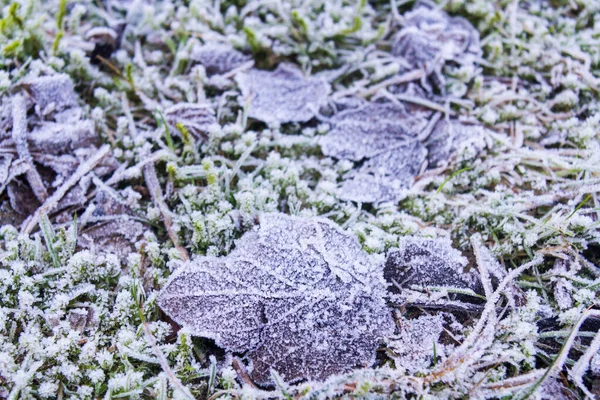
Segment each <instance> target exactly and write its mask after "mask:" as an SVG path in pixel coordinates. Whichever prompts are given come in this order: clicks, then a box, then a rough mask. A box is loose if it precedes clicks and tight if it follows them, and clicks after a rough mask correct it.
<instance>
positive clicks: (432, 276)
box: [384, 237, 481, 293]
mask: <svg viewBox="0 0 600 400" xmlns="http://www.w3.org/2000/svg"><path fill="white" fill-rule="evenodd" d="M466 265H467V259H466V258H465V257H463V256H462V255H461V254H460V252H459V251H458V250H456V249H454V248H452V244H451V243H450V241H449V240H445V239H426V238H419V237H405V238H402V239H401V241H400V243H399V245H398V248H397V249H394V250H391V251H390V252H389V253H388V257H387V261H386V263H385V269H384V276H385V279H386V280H387V281H388V282H389V283H390V284H391V286H390V291H391V292H392V293H399V292H400V291H401V288H404V287H406V288H409V287H410V286H412V285H417V286H430V287H455V288H464V289H471V290H473V291H475V292H481V288H480V286H481V284H480V281H479V277H478V275H477V274H476V273H475V272H471V271H470V272H468V273H467V272H464V268H465V266H466Z"/></svg>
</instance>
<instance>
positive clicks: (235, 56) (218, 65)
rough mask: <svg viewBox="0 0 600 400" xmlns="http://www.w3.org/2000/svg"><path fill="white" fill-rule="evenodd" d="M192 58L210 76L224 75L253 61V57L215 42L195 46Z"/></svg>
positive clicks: (191, 54) (227, 45)
mask: <svg viewBox="0 0 600 400" xmlns="http://www.w3.org/2000/svg"><path fill="white" fill-rule="evenodd" d="M190 58H191V59H192V60H194V61H198V62H200V64H202V65H203V66H204V68H205V69H206V73H207V74H208V75H209V76H210V75H216V74H224V73H226V72H229V71H231V70H233V69H235V68H237V67H240V66H242V65H243V64H245V63H247V62H249V61H251V60H252V57H250V56H248V55H246V54H244V53H241V52H239V51H237V50H236V49H234V48H233V46H231V45H229V44H225V43H214V42H211V43H208V44H204V45H202V46H195V47H194V48H193V49H192V51H191V53H190Z"/></svg>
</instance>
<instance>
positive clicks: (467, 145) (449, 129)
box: [425, 119, 485, 168]
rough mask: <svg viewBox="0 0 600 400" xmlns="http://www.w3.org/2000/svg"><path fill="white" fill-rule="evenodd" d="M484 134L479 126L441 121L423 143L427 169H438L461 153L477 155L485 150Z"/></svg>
mask: <svg viewBox="0 0 600 400" xmlns="http://www.w3.org/2000/svg"><path fill="white" fill-rule="evenodd" d="M484 132H485V128H484V127H483V126H481V125H468V124H466V123H463V122H460V121H455V120H451V121H447V120H445V119H442V120H441V121H439V122H438V123H437V124H436V125H435V128H434V129H433V131H432V132H431V134H430V135H429V137H428V138H427V140H426V141H425V146H426V147H427V150H428V152H429V154H428V155H427V161H428V164H429V167H431V168H435V167H439V166H441V165H443V164H444V163H446V162H448V161H449V160H450V159H451V158H452V157H454V156H456V155H457V154H459V153H461V152H463V151H465V152H470V153H472V154H474V155H475V154H477V153H479V152H480V151H481V150H483V148H485V140H484Z"/></svg>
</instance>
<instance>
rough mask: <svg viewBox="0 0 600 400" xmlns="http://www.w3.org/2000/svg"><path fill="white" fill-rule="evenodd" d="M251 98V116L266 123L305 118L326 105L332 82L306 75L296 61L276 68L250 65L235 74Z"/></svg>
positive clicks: (244, 97) (244, 93) (246, 96)
mask: <svg viewBox="0 0 600 400" xmlns="http://www.w3.org/2000/svg"><path fill="white" fill-rule="evenodd" d="M235 80H236V82H237V84H238V86H239V88H240V90H241V92H242V99H241V104H246V103H247V102H248V111H247V112H248V116H249V117H250V118H255V119H258V120H260V121H263V122H267V123H285V122H306V121H308V120H310V119H311V118H313V117H314V116H315V115H316V114H317V112H318V111H319V108H320V107H321V106H323V105H324V104H325V103H326V101H327V97H328V96H329V92H330V91H331V86H330V85H329V83H327V82H326V81H325V80H324V79H319V78H314V77H313V78H307V77H305V76H304V75H303V74H302V72H301V71H300V70H299V69H298V68H296V67H295V66H293V65H290V64H280V65H279V66H278V67H277V69H276V70H275V71H261V70H258V69H251V70H249V71H245V72H241V73H239V74H237V75H236V76H235Z"/></svg>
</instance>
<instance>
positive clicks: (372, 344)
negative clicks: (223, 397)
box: [158, 214, 393, 384]
mask: <svg viewBox="0 0 600 400" xmlns="http://www.w3.org/2000/svg"><path fill="white" fill-rule="evenodd" d="M382 279H383V278H382V275H381V268H380V266H379V265H378V264H377V263H374V262H373V261H372V260H371V259H370V257H369V256H368V255H367V254H366V253H365V252H364V251H363V250H362V249H361V246H360V244H359V243H358V241H357V240H356V238H355V237H353V236H351V235H349V234H348V233H346V232H344V231H343V230H341V229H340V228H339V227H338V226H336V225H335V224H334V223H332V222H331V221H328V220H326V219H321V218H312V219H304V218H298V217H291V216H287V215H283V214H263V215H262V216H261V217H260V227H259V228H258V229H256V230H254V231H252V232H249V233H246V234H245V235H244V236H243V237H242V238H241V239H240V240H239V241H238V242H237V245H236V249H235V250H234V251H233V252H232V253H231V254H230V255H228V256H227V257H221V258H211V257H201V258H197V259H195V260H194V261H192V262H191V263H189V264H187V265H186V266H184V267H181V268H180V269H179V270H178V271H177V272H176V273H175V274H174V276H172V277H171V279H170V280H169V282H168V283H167V285H166V286H165V287H164V288H163V290H162V292H161V293H160V295H159V299H158V304H159V306H160V307H161V308H162V309H163V310H164V311H165V312H166V313H167V314H168V315H169V316H170V317H171V318H172V319H174V320H175V321H176V322H178V323H179V324H181V325H183V326H184V327H187V328H188V329H190V330H191V332H192V334H194V335H197V336H202V337H206V338H212V339H214V340H215V342H216V343H217V345H219V346H221V347H223V348H225V349H227V350H229V351H233V352H244V351H247V357H248V358H249V360H250V376H251V377H252V379H254V380H255V381H256V382H257V383H259V384H270V383H271V382H270V379H271V378H270V369H274V370H276V371H277V372H279V373H280V374H281V375H282V376H283V377H284V378H285V379H286V380H288V381H298V380H301V379H315V380H318V379H324V378H326V377H328V376H329V375H331V374H336V373H342V372H347V371H349V370H351V369H352V368H353V367H356V366H364V365H368V364H372V363H373V362H374V357H375V349H376V347H377V345H378V342H379V339H380V338H382V337H384V336H386V335H389V334H390V333H391V332H392V331H393V323H392V320H391V315H390V314H389V311H388V309H387V307H386V304H385V302H384V300H383V296H384V291H385V288H384V285H383V280H382Z"/></svg>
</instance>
